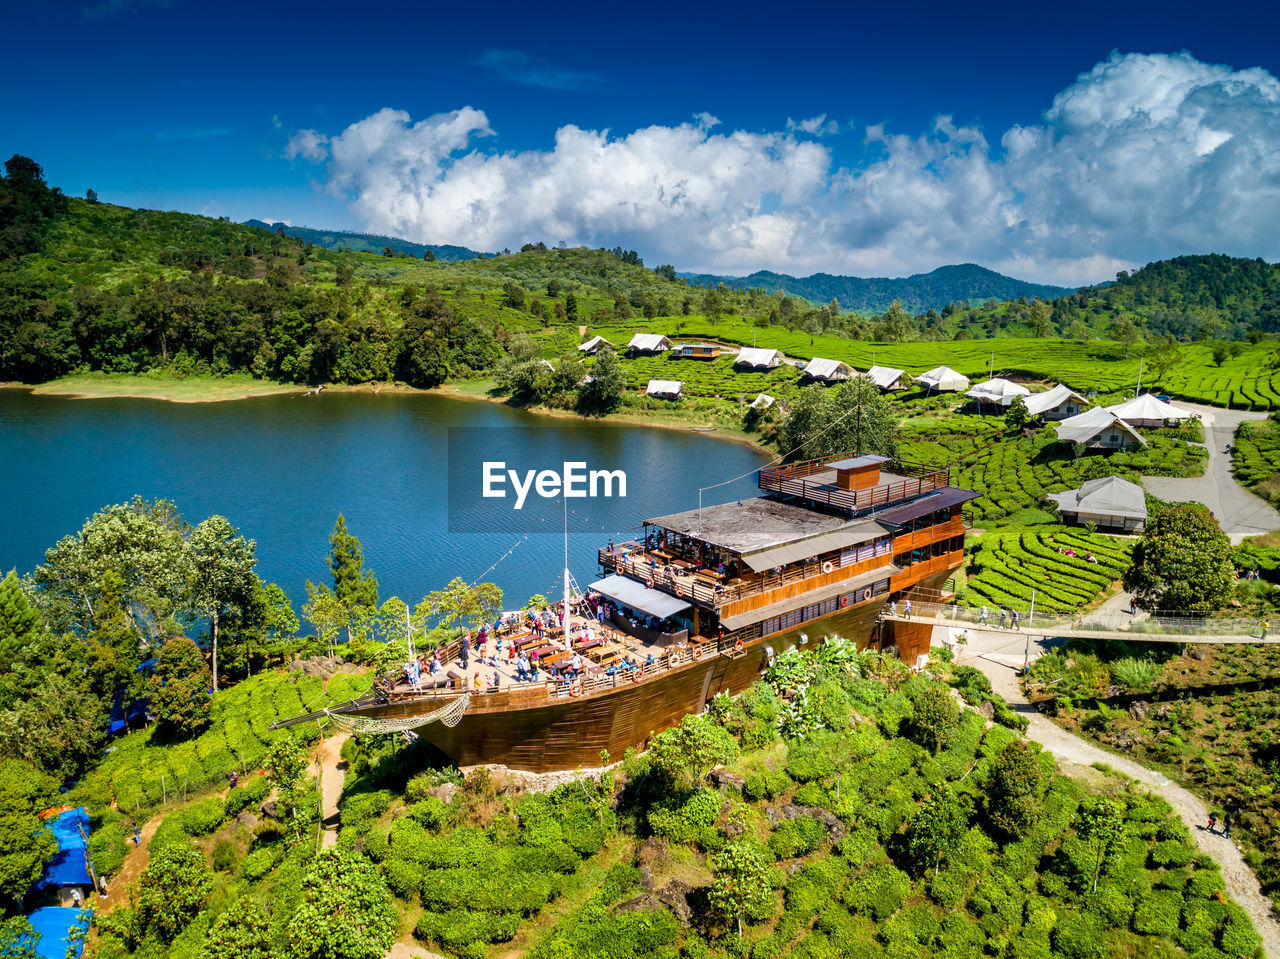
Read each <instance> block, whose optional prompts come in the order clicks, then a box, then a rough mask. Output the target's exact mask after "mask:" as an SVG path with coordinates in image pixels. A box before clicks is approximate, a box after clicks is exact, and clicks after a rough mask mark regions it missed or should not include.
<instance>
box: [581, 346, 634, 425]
mask: <svg viewBox="0 0 1280 959" xmlns="http://www.w3.org/2000/svg"><path fill="white" fill-rule="evenodd" d="M626 389H627V374H626V371H625V370H623V368H622V363H620V362H619V361H618V357H617V355H616V354H615V353H614V352H613V350H611V349H609V348H607V347H606V348H605V349H604V350H602V351H601V352H600V355H599V356H598V357H596V361H595V363H594V364H593V365H592V367H591V379H590V381H588V382H586V383H583V384H582V386H580V387H579V388H578V408H579V409H581V410H582V411H583V412H588V413H610V412H612V411H613V410H615V409H617V408H618V404H620V403H621V402H622V394H623V393H624V392H625V391H626Z"/></svg>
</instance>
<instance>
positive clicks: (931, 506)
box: [875, 486, 982, 526]
mask: <svg viewBox="0 0 1280 959" xmlns="http://www.w3.org/2000/svg"><path fill="white" fill-rule="evenodd" d="M980 495H982V494H980V493H975V492H973V491H972V490H967V489H961V488H960V487H958V486H948V487H945V488H944V489H940V490H938V491H937V492H936V493H930V494H929V495H928V496H921V497H920V498H919V499H913V500H912V501H911V502H910V503H904V504H903V505H902V506H895V507H894V508H893V509H886V510H882V511H881V512H879V513H876V514H875V518H876V519H877V520H878V521H879V522H881V523H889V524H890V525H893V526H896V525H898V524H899V523H910V522H911V521H912V520H914V519H919V518H920V517H921V516H928V515H929V514H930V513H932V512H934V511H935V510H940V509H947V508H949V507H952V506H955V505H956V504H957V503H967V502H969V501H970V500H975V499H977V498H978V497H979V496H980Z"/></svg>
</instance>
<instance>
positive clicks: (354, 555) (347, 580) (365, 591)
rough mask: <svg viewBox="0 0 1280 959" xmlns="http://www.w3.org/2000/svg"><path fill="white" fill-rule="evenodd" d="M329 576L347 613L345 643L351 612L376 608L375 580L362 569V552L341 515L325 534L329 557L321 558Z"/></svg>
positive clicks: (367, 571) (349, 627)
mask: <svg viewBox="0 0 1280 959" xmlns="http://www.w3.org/2000/svg"><path fill="white" fill-rule="evenodd" d="M325 558H326V559H327V560H328V563H329V571H330V572H332V573H333V594H334V596H336V597H337V599H338V602H339V603H341V604H342V607H343V608H344V609H345V610H346V612H347V617H348V620H347V642H350V641H351V622H350V617H351V613H352V612H353V611H354V610H355V609H357V608H358V607H361V606H368V607H370V608H372V609H376V608H377V606H378V577H377V576H375V575H374V573H373V570H368V569H365V568H364V550H363V549H362V548H361V546H360V540H358V539H356V537H355V536H354V535H352V534H351V533H350V532H348V531H347V520H346V517H344V516H343V515H342V514H341V513H339V514H338V521H337V522H336V523H335V524H334V526H333V532H332V533H330V534H329V555H328V556H327V557H325Z"/></svg>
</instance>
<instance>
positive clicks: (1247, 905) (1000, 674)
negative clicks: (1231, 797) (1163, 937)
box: [935, 628, 1280, 959]
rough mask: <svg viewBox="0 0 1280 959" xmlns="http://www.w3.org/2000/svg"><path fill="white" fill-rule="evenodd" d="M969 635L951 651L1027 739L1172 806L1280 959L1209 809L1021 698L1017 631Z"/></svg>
mask: <svg viewBox="0 0 1280 959" xmlns="http://www.w3.org/2000/svg"><path fill="white" fill-rule="evenodd" d="M967 632H968V635H969V641H968V643H967V644H966V645H964V646H958V647H957V646H953V647H952V648H954V649H957V650H958V654H957V656H956V662H957V663H962V664H964V665H966V666H976V667H977V668H978V669H980V670H982V672H983V673H984V674H985V675H986V677H987V678H988V679H990V680H991V687H992V689H994V690H995V691H996V692H997V693H999V694H1000V695H1001V696H1003V697H1004V698H1005V699H1006V700H1007V701H1008V703H1009V706H1010V708H1011V709H1013V710H1015V711H1016V712H1018V713H1020V714H1021V715H1023V716H1025V717H1026V718H1027V720H1028V722H1029V723H1030V725H1029V726H1028V727H1027V734H1026V735H1027V738H1028V739H1031V740H1033V741H1034V742H1037V743H1039V744H1040V745H1041V746H1043V747H1044V748H1045V749H1046V750H1047V751H1048V752H1049V753H1051V754H1052V755H1053V756H1054V758H1055V759H1057V760H1058V762H1059V763H1061V764H1062V766H1063V771H1064V772H1065V773H1067V774H1068V775H1074V776H1078V775H1080V774H1081V770H1080V768H1079V767H1086V768H1087V767H1092V766H1093V765H1094V764H1095V763H1099V764H1103V765H1106V766H1108V767H1110V768H1111V769H1114V770H1116V771H1117V772H1119V773H1122V774H1123V775H1125V776H1128V777H1129V778H1130V779H1133V780H1135V781H1137V782H1140V783H1142V784H1143V785H1145V786H1148V787H1150V788H1151V790H1152V791H1153V792H1155V793H1156V794H1157V795H1159V796H1160V797H1161V798H1162V799H1164V800H1165V801H1166V802H1168V803H1169V805H1170V806H1172V807H1173V809H1174V811H1175V812H1177V814H1178V815H1179V816H1181V817H1182V821H1183V822H1185V823H1186V824H1187V828H1188V829H1189V830H1191V835H1192V837H1193V838H1194V839H1195V842H1196V845H1197V846H1199V848H1200V849H1201V850H1202V851H1203V852H1205V853H1207V854H1208V855H1210V856H1212V857H1213V860H1214V861H1215V862H1216V863H1217V864H1218V866H1219V867H1220V868H1221V870H1222V881H1223V885H1224V886H1225V887H1226V888H1225V890H1224V891H1225V892H1226V893H1227V895H1228V896H1230V897H1231V898H1232V899H1233V900H1235V902H1236V903H1238V904H1239V906H1240V908H1242V909H1243V910H1244V911H1245V912H1246V913H1248V914H1249V918H1250V919H1252V920H1253V925H1254V928H1255V929H1257V930H1258V935H1260V936H1261V937H1262V947H1263V949H1265V950H1266V954H1267V955H1268V956H1269V957H1270V959H1280V922H1277V920H1276V917H1275V914H1274V913H1273V912H1272V909H1271V900H1270V899H1269V898H1268V897H1267V896H1265V895H1263V893H1262V890H1261V888H1260V887H1259V886H1258V879H1257V877H1256V876H1255V875H1254V874H1253V870H1251V869H1250V868H1249V867H1248V866H1247V865H1245V862H1244V856H1243V855H1242V854H1241V851H1240V847H1239V846H1237V845H1236V844H1235V842H1233V841H1232V840H1230V839H1228V838H1226V837H1225V836H1223V835H1222V833H1221V832H1210V831H1209V829H1208V822H1209V809H1208V807H1207V806H1205V804H1204V802H1203V801H1201V800H1200V798H1199V797H1197V796H1196V795H1195V794H1194V793H1191V792H1189V791H1187V790H1186V789H1183V788H1182V787H1181V786H1179V785H1178V784H1177V783H1175V782H1174V781H1173V780H1171V779H1169V778H1168V777H1167V776H1165V775H1164V774H1163V773H1160V772H1157V771H1156V770H1154V769H1148V768H1147V767H1146V766H1143V765H1141V764H1139V763H1136V762H1134V761H1133V760H1131V759H1126V758H1125V757H1123V756H1118V755H1116V754H1115V753H1111V752H1108V751H1107V750H1105V749H1102V748H1101V747H1100V746H1095V745H1094V744H1093V743H1090V742H1088V741H1087V740H1084V739H1081V738H1080V737H1079V736H1074V735H1072V734H1071V733H1069V732H1067V731H1066V730H1065V729H1063V728H1062V727H1061V726H1058V725H1056V724H1055V723H1054V722H1053V721H1052V720H1050V719H1047V718H1046V717H1044V716H1042V715H1041V714H1040V713H1039V712H1037V711H1036V710H1035V709H1034V708H1033V707H1032V706H1031V704H1030V703H1029V702H1028V701H1027V698H1026V697H1025V696H1024V695H1023V694H1022V690H1021V688H1020V687H1019V685H1018V678H1017V677H1018V670H1020V669H1021V668H1022V665H1023V660H1024V656H1025V655H1026V649H1027V636H1026V634H1024V633H1017V632H1014V631H1012V630H990V631H979V630H976V629H973V628H969V629H968V630H967ZM938 635H940V634H938V633H935V636H938ZM948 638H950V637H948ZM1048 649H1049V647H1048V646H1044V645H1042V644H1041V643H1040V642H1037V638H1036V637H1034V636H1033V637H1032V639H1031V645H1030V659H1031V660H1033V661H1034V660H1035V659H1036V658H1037V657H1038V656H1040V655H1041V654H1042V653H1045V652H1047V651H1048ZM1072 767H1076V768H1075V769H1073V768H1072Z"/></svg>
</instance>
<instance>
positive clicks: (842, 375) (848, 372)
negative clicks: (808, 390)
mask: <svg viewBox="0 0 1280 959" xmlns="http://www.w3.org/2000/svg"><path fill="white" fill-rule="evenodd" d="M851 376H853V367H852V366H850V365H849V364H848V363H842V362H840V361H839V360H827V359H823V358H822V357H820V356H815V357H814V358H813V359H811V360H810V361H809V362H808V363H806V364H805V367H804V375H803V376H802V377H801V379H806V380H815V381H820V382H823V383H839V382H841V381H843V380H847V379H848V378H849V377H851Z"/></svg>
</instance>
